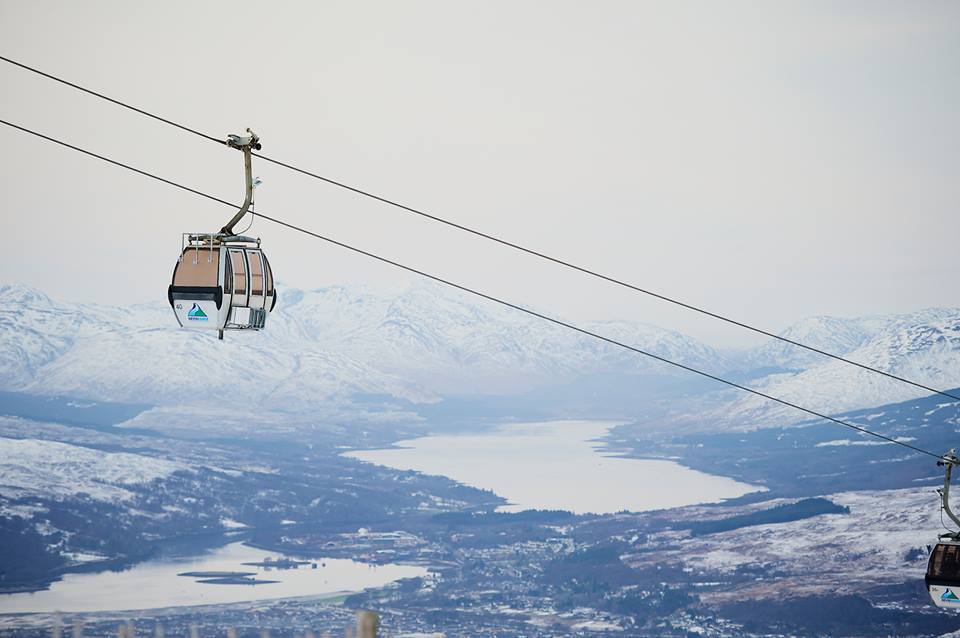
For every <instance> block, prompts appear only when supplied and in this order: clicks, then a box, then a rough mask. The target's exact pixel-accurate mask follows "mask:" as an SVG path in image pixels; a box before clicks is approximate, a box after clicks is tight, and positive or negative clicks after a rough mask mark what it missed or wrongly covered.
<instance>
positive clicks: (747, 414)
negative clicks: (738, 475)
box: [710, 309, 960, 427]
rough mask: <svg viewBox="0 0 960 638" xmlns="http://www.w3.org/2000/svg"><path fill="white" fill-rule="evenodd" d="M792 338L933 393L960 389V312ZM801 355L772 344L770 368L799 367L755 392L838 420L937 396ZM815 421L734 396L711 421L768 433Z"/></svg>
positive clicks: (827, 328)
mask: <svg viewBox="0 0 960 638" xmlns="http://www.w3.org/2000/svg"><path fill="white" fill-rule="evenodd" d="M786 334H788V335H790V336H791V338H794V337H795V338H798V339H805V341H804V342H806V343H811V344H812V345H820V346H822V347H823V348H825V349H829V351H831V352H833V353H835V354H840V355H842V356H844V357H845V358H847V359H850V360H851V361H855V362H857V363H861V364H864V365H868V366H870V367H873V368H877V369H879V370H883V371H885V372H889V373H891V374H894V375H896V376H899V377H903V378H907V379H911V380H913V381H916V382H919V383H922V384H924V385H927V386H929V387H933V388H937V389H942V390H949V389H951V388H956V387H958V386H960V310H957V309H933V310H924V311H920V312H916V313H911V314H905V315H893V316H888V317H868V318H864V319H853V320H843V319H833V318H823V317H818V318H816V319H813V320H807V321H804V322H801V323H800V324H798V325H797V326H796V327H794V328H792V329H790V330H788V331H787V332H786ZM847 348H849V349H847ZM790 349H792V350H794V351H796V350H798V349H797V348H793V347H792V346H789V345H786V344H782V343H770V344H767V345H765V346H763V347H761V348H760V349H758V351H756V352H755V353H753V354H752V361H754V362H755V363H758V364H762V365H771V366H772V365H782V366H784V367H791V368H794V369H795V370H799V371H792V372H783V373H779V374H773V375H769V376H767V377H765V378H763V379H761V380H759V381H758V382H754V383H753V386H754V387H756V388H757V389H760V390H762V391H763V392H766V393H767V394H770V395H773V396H776V397H779V398H781V399H785V400H788V401H791V402H793V403H797V404H799V405H802V406H804V407H808V408H810V409H813V410H817V411H820V412H825V413H827V414H835V413H838V412H845V411H849V410H854V409H858V408H866V407H872V406H877V405H884V404H888V403H896V402H899V401H906V400H909V399H914V398H918V397H921V396H926V395H928V394H930V393H929V392H927V391H925V390H922V389H919V388H915V387H913V386H910V385H907V384H905V383H902V382H899V381H896V380H893V379H889V378H886V377H883V376H881V375H878V374H875V373H873V372H869V371H867V370H863V369H861V368H857V367H855V366H851V365H849V364H846V363H844V362H842V361H836V360H832V359H827V358H825V357H823V356H820V355H816V354H813V353H805V354H804V353H802V352H801V353H799V354H798V353H796V352H790ZM807 418H809V415H805V414H804V413H802V412H798V411H796V410H793V409H791V408H788V407H786V406H782V405H778V404H776V403H772V402H770V401H767V400H765V399H762V398H760V397H756V396H751V395H745V394H731V401H730V403H728V404H727V405H725V406H723V407H722V408H720V409H718V410H716V411H715V412H714V413H713V414H711V415H710V420H711V421H712V422H714V423H725V424H735V425H738V426H742V427H758V426H759V427H765V426H775V425H783V424H785V423H791V422H797V421H802V420H806V419H807Z"/></svg>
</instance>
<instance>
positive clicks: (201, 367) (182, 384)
mask: <svg viewBox="0 0 960 638" xmlns="http://www.w3.org/2000/svg"><path fill="white" fill-rule="evenodd" d="M279 299H280V301H279V303H278V306H277V309H276V311H275V312H274V313H273V314H272V315H271V316H270V318H269V320H268V329H267V330H266V331H265V332H263V333H259V334H244V333H236V332H233V333H228V335H227V337H226V339H225V341H222V342H219V341H217V339H216V337H215V333H213V332H212V331H211V332H210V333H209V334H208V333H193V332H188V331H183V330H180V329H179V328H177V327H176V322H175V320H174V318H173V316H172V313H171V311H170V309H169V308H168V307H167V306H166V304H164V303H162V302H158V303H155V304H144V305H135V306H127V307H111V306H101V305H83V304H69V303H62V302H58V301H55V300H52V299H50V298H49V297H47V296H46V295H45V294H43V293H42V292H40V291H37V290H35V289H32V288H29V287H25V286H21V285H9V286H3V287H0V389H3V390H15V391H23V392H28V393H35V394H59V395H70V396H76V397H86V398H90V399H96V400H101V401H123V402H137V403H149V404H153V405H159V406H184V405H186V406H190V405H197V406H206V408H207V409H209V408H210V406H218V407H220V406H222V409H223V410H225V411H228V412H229V411H231V410H235V411H237V412H239V413H241V414H242V413H243V412H245V411H249V410H251V409H256V410H269V411H283V412H297V413H309V412H313V411H320V410H318V406H319V405H320V404H322V405H323V406H325V408H326V409H329V408H330V406H332V405H345V404H349V403H350V402H351V400H352V397H355V396H357V395H371V394H375V395H387V396H393V397H396V398H398V399H403V400H405V401H408V402H412V403H413V404H424V403H434V402H438V401H441V400H442V399H444V398H446V397H451V396H464V395H490V394H493V395H497V394H500V395H505V394H512V395H517V394H523V393H526V392H529V391H531V390H534V389H537V388H544V387H550V386H561V385H566V384H571V383H573V384H575V383H576V382H577V380H578V379H583V378H586V377H589V376H591V375H593V376H594V377H596V375H602V374H611V373H612V374H622V375H629V376H630V377H636V378H637V383H642V379H643V377H652V376H654V375H656V376H658V377H664V376H667V377H670V376H674V377H676V378H677V379H678V380H680V379H683V378H684V375H686V374H687V373H684V372H682V371H680V370H676V369H671V368H670V367H669V366H666V365H664V364H662V363H658V362H656V361H653V360H649V359H645V358H644V357H641V356H639V355H636V354H634V353H631V352H628V351H625V350H622V349H619V348H616V347H614V346H612V345H610V344H606V343H603V342H600V341H598V340H595V339H592V338H589V337H587V336H585V335H580V334H577V333H573V332H570V331H568V330H565V329H563V328H561V327H559V326H554V325H550V324H548V323H544V322H541V321H539V320H536V319H534V318H532V317H528V316H525V315H523V314H521V313H518V312H516V311H513V310H510V309H507V308H501V307H498V306H495V305H492V304H485V303H479V302H477V301H475V300H473V299H470V298H468V297H466V296H464V295H462V294H460V293H457V292H456V291H451V290H447V289H445V288H442V287H440V286H437V285H434V284H427V283H418V284H413V285H410V286H409V287H408V288H406V289H405V290H403V291H402V292H400V293H398V294H395V295H384V294H377V293H374V292H372V291H370V290H368V289H366V288H363V287H353V286H332V287H328V288H321V289H317V290H310V291H306V290H298V289H292V288H282V289H280V298H279ZM584 327H587V328H589V329H590V330H593V331H595V332H598V333H600V334H603V335H607V336H610V337H612V338H615V339H617V340H620V341H623V342H625V343H629V344H631V345H635V346H637V347H640V348H643V349H645V350H649V351H650V352H653V353H655V354H657V355H660V356H663V357H666V358H669V359H671V360H675V361H677V362H679V363H683V364H685V365H689V366H693V367H696V368H700V369H704V370H706V371H708V372H712V373H721V374H734V375H736V376H737V378H738V380H743V379H747V381H746V382H747V383H749V384H751V385H752V386H755V387H758V388H762V389H763V390H764V391H765V392H769V393H771V394H774V395H776V396H781V397H783V398H785V399H788V400H791V401H796V402H798V403H801V404H803V405H808V406H809V407H811V408H814V409H817V410H824V411H828V412H838V411H846V410H851V409H857V408H863V407H868V406H871V405H881V404H886V403H891V402H895V401H902V400H906V399H910V398H914V397H917V396H922V395H923V392H921V391H915V389H913V388H910V387H909V386H905V385H903V384H899V383H896V382H894V381H891V380H887V379H883V378H882V377H879V376H876V375H873V374H870V373H868V372H866V371H863V370H860V369H857V368H854V367H852V366H848V365H845V364H843V363H840V362H836V361H830V360H824V357H822V356H820V355H816V354H814V353H810V352H807V351H804V350H802V349H798V348H795V347H793V346H789V345H787V344H784V343H782V342H777V341H773V340H771V341H770V342H769V343H766V344H763V345H762V346H760V347H758V348H755V349H753V350H750V351H747V352H738V353H732V352H724V351H721V350H718V349H716V348H712V347H710V346H708V345H705V344H703V343H700V342H698V341H696V340H695V339H692V338H690V337H688V336H685V335H683V334H680V333H678V332H674V331H670V330H666V329H663V328H658V327H655V326H651V325H648V324H643V323H636V322H623V321H616V322H602V323H592V324H587V325H585V326H584ZM784 335H785V336H788V337H789V338H791V339H795V340H798V341H802V342H804V343H808V344H810V345H813V346H816V347H818V348H822V349H824V350H827V351H830V352H834V353H836V354H840V355H844V356H847V357H849V358H851V359H853V360H856V361H859V362H862V363H865V364H868V365H871V366H876V367H879V368H881V369H884V370H888V371H890V372H893V373H895V374H898V375H902V376H907V377H910V378H913V379H916V380H919V381H921V382H923V383H926V384H928V385H932V386H934V387H944V388H947V387H956V386H960V310H958V309H933V310H925V311H921V312H917V313H911V314H906V315H896V316H883V317H866V318H859V319H839V318H834V317H814V318H810V319H805V320H803V321H800V322H798V323H797V324H795V325H793V326H791V327H790V328H788V329H787V330H786V331H784ZM697 405H699V406H702V405H703V404H702V403H698V404H697ZM709 405H711V406H712V407H710V408H709V409H707V410H706V411H704V409H703V408H702V407H698V408H697V409H696V410H695V411H690V412H688V413H687V414H683V408H682V406H678V407H679V410H678V419H680V420H684V419H685V420H688V421H689V420H696V421H699V422H701V423H702V424H704V425H708V424H717V425H723V426H724V427H727V426H731V425H736V426H748V427H749V426H758V425H777V424H783V423H785V422H794V421H800V420H803V419H804V418H805V416H804V415H803V414H801V413H797V414H794V413H793V412H792V411H790V410H788V409H787V408H783V407H782V406H777V405H776V404H770V403H769V402H765V401H763V400H762V399H759V398H758V397H751V396H749V395H743V394H742V393H740V394H737V393H734V392H732V391H731V392H729V393H726V394H721V395H719V397H718V399H717V400H715V401H711V402H710V403H709ZM691 410H692V408H691Z"/></svg>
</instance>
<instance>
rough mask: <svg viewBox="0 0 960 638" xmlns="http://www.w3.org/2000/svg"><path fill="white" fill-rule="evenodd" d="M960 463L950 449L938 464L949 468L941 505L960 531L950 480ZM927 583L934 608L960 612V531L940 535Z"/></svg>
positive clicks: (928, 569) (946, 472)
mask: <svg viewBox="0 0 960 638" xmlns="http://www.w3.org/2000/svg"><path fill="white" fill-rule="evenodd" d="M957 463H960V458H957V455H956V452H955V451H954V450H950V451H949V452H948V453H947V454H945V455H944V456H943V458H942V459H941V460H940V461H937V465H941V466H945V467H946V470H945V476H944V480H943V489H942V490H941V491H940V499H941V506H942V507H943V511H944V512H946V513H947V516H948V517H949V518H950V520H951V521H953V522H954V524H955V525H957V526H958V528H960V520H958V519H957V517H956V515H955V514H954V513H953V510H952V509H951V508H950V479H951V475H952V474H953V466H954V465H955V464H957ZM924 581H925V583H926V586H927V593H929V594H930V599H931V600H933V604H934V605H936V606H937V607H952V608H954V609H960V531H956V532H947V533H945V534H941V535H940V538H939V539H938V541H937V544H936V546H935V547H934V548H933V550H931V552H930V560H929V561H928V562H927V575H926V578H925V579H924Z"/></svg>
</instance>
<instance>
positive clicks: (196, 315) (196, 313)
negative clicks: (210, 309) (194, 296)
mask: <svg viewBox="0 0 960 638" xmlns="http://www.w3.org/2000/svg"><path fill="white" fill-rule="evenodd" d="M187 316H188V317H190V318H191V319H206V318H207V313H205V312H204V311H203V308H201V307H200V306H198V305H197V304H196V303H194V304H193V308H191V309H190V310H188V311H187Z"/></svg>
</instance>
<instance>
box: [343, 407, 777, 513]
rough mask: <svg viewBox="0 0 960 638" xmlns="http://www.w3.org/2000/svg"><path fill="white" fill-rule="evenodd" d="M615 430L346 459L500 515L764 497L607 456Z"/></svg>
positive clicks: (598, 424) (510, 432)
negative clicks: (464, 488) (463, 496)
mask: <svg viewBox="0 0 960 638" xmlns="http://www.w3.org/2000/svg"><path fill="white" fill-rule="evenodd" d="M615 425H619V423H615V422H609V421H552V422H547V423H524V424H520V423H517V424H509V425H502V426H499V427H498V428H496V429H495V430H493V431H491V432H485V433H482V434H464V435H438V436H427V437H422V438H418V439H411V440H408V441H400V442H399V443H397V446H398V447H397V448H390V449H383V450H363V451H357V452H348V453H347V454H346V456H350V457H352V458H356V459H360V460H362V461H369V462H371V463H376V464H378V465H385V466H387V467H391V468H395V469H399V470H415V471H418V472H423V473H426V474H439V475H442V476H447V477H449V478H451V479H453V480H455V481H458V482H460V483H464V484H466V485H471V486H473V487H480V488H484V489H489V490H492V491H494V492H495V493H496V494H498V495H500V496H503V497H504V498H506V499H507V500H509V501H510V505H509V506H506V507H504V508H502V509H504V510H506V511H520V510H524V509H530V508H536V509H559V510H567V511H570V512H575V513H578V514H583V513H588V512H592V513H596V514H602V513H610V512H618V511H621V510H629V511H632V512H642V511H647V510H655V509H663V508H669V507H680V506H683V505H693V504H696V503H715V502H719V501H722V500H724V499H728V498H736V497H738V496H742V495H744V494H748V493H750V492H756V491H759V490H762V489H763V488H761V487H756V486H753V485H747V484H746V483H740V482H737V481H734V480H733V479H729V478H725V477H722V476H713V475H710V474H704V473H703V472H698V471H696V470H691V469H689V468H686V467H683V466H682V465H680V464H678V463H674V462H673V461H661V460H646V459H626V458H618V457H613V456H605V455H604V454H603V453H602V452H601V451H600V444H599V443H598V442H596V441H595V440H596V439H597V438H599V437H602V436H603V435H605V434H606V433H607V431H608V430H609V429H610V428H611V427H614V426H615Z"/></svg>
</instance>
